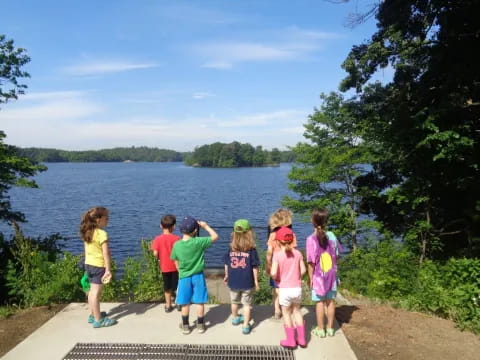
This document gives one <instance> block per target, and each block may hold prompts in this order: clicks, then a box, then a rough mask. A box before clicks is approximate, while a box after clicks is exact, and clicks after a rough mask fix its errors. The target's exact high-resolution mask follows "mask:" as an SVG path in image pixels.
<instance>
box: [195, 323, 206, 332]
mask: <svg viewBox="0 0 480 360" xmlns="http://www.w3.org/2000/svg"><path fill="white" fill-rule="evenodd" d="M205 330H206V327H205V324H197V332H198V333H199V334H203V333H204V332H205Z"/></svg>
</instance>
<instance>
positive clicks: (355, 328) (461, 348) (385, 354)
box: [337, 299, 480, 360]
mask: <svg viewBox="0 0 480 360" xmlns="http://www.w3.org/2000/svg"><path fill="white" fill-rule="evenodd" d="M350 301H351V302H352V303H353V305H352V306H348V305H344V306H339V307H338V308H337V319H338V320H339V321H340V322H341V326H342V329H343V331H344V333H345V335H346V336H347V338H348V341H349V342H350V345H351V346H352V349H353V351H354V352H355V354H356V355H357V357H358V359H359V360H384V359H395V360H407V359H408V360H413V359H435V360H451V359H462V360H474V359H475V360H476V359H479V356H480V336H476V335H474V334H472V333H470V332H467V331H464V332H462V331H460V330H459V329H457V328H456V327H455V324H454V323H453V322H452V321H448V320H444V319H440V318H437V317H433V316H429V315H426V314H421V313H416V312H409V311H405V310H402V309H395V308H392V307H390V306H387V305H377V304H372V303H370V302H368V301H359V300H355V299H350Z"/></svg>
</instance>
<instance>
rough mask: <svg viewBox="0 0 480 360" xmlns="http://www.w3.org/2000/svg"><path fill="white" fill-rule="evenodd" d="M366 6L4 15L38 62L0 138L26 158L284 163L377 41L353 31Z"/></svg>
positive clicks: (254, 0) (196, 4) (72, 7)
mask: <svg viewBox="0 0 480 360" xmlns="http://www.w3.org/2000/svg"><path fill="white" fill-rule="evenodd" d="M362 6H363V8H362ZM367 6H368V2H363V1H361V0H358V1H351V2H348V3H344V4H334V3H331V2H328V1H323V0H296V1H291V0H290V1H286V0H276V1H275V0H216V1H211V0H201V1H200V0H196V1H194V0H190V1H187V0H161V1H160V0H156V1H154V0H115V1H114V0H104V1H98V0H82V1H58V0H56V1H53V0H42V1H36V0H28V1H8V2H3V3H2V13H3V14H4V16H2V21H1V26H0V33H1V34H5V35H6V36H7V38H8V39H13V40H14V41H15V45H16V46H17V47H23V48H26V49H27V50H28V54H29V56H30V57H31V59H32V60H31V62H30V63H29V64H28V65H27V66H26V67H25V70H26V71H28V72H29V73H30V75H31V78H30V79H26V80H24V83H25V84H27V85H28V90H27V94H26V95H24V96H21V97H20V98H19V100H17V101H14V102H10V103H8V104H6V105H5V104H4V106H3V107H2V109H1V110H0V129H2V130H3V131H5V132H6V134H7V139H6V142H7V143H9V144H13V145H17V146H21V147H29V146H35V147H49V148H58V149H67V150H85V149H103V148H111V147H116V146H143V145H145V146H153V147H159V148H166V149H173V150H178V151H191V150H193V148H194V147H195V146H196V145H203V144H209V143H212V142H215V141H221V142H231V141H234V140H237V141H240V142H249V143H251V144H252V145H254V146H256V145H262V146H264V148H267V149H271V148H273V147H278V148H280V149H285V148H286V147H287V146H292V145H295V144H296V143H297V142H299V141H304V138H303V136H302V134H303V124H304V123H305V122H306V121H307V118H308V115H309V114H311V113H313V111H314V108H315V107H318V106H319V105H320V99H319V95H320V93H322V92H329V91H334V90H337V88H338V84H339V82H340V81H341V79H342V78H343V77H344V76H345V72H344V71H343V70H342V69H341V63H342V62H343V60H344V59H345V58H346V56H347V54H348V52H349V50H350V49H351V47H352V45H355V44H360V43H362V42H363V41H365V40H367V39H369V38H370V36H371V35H372V34H373V33H374V31H375V20H374V19H371V20H369V22H367V23H365V24H362V25H359V26H357V27H355V28H354V29H350V28H348V27H346V26H345V22H346V19H347V17H348V15H349V13H352V12H354V11H356V10H360V11H362V10H363V9H366V7H367ZM5 15H6V16H5ZM380 76H384V75H382V74H380Z"/></svg>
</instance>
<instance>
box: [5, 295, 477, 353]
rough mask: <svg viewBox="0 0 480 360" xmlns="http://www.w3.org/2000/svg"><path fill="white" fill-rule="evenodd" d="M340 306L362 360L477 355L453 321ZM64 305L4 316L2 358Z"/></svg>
mask: <svg viewBox="0 0 480 360" xmlns="http://www.w3.org/2000/svg"><path fill="white" fill-rule="evenodd" d="M350 301H352V303H353V305H342V306H338V308H337V319H338V320H339V322H340V323H341V326H342V329H343V331H344V333H345V335H346V336H347V338H348V340H349V342H350V345H351V346H352V349H353V351H354V352H355V354H356V355H357V357H358V359H359V360H385V359H395V360H407V359H408V360H416V359H435V360H451V359H461V360H474V359H475V360H476V359H478V358H479V353H480V337H479V336H476V335H474V334H472V333H470V332H462V331H460V330H458V329H457V328H455V326H454V324H453V323H452V322H451V321H448V320H443V319H439V318H435V317H431V316H428V315H425V314H420V313H415V312H408V311H404V310H401V309H394V308H392V307H389V306H386V305H377V304H373V303H371V302H369V301H364V300H363V301H360V300H358V299H357V300H355V299H351V298H350ZM63 307H64V305H55V306H52V307H46V306H43V307H38V308H32V309H27V310H22V311H20V312H18V313H17V314H15V315H13V316H11V317H9V318H8V319H3V320H0V357H1V356H3V355H4V354H5V353H7V352H8V351H9V350H10V349H12V348H13V347H15V346H16V345H17V344H18V343H20V342H21V341H22V340H23V339H24V338H26V337H27V336H28V335H30V334H31V333H32V332H33V331H35V329H37V328H38V327H40V326H41V325H42V324H43V323H45V322H46V321H47V320H48V319H50V318H51V317H52V316H54V315H55V314H56V313H57V312H59V311H61V310H62V309H63Z"/></svg>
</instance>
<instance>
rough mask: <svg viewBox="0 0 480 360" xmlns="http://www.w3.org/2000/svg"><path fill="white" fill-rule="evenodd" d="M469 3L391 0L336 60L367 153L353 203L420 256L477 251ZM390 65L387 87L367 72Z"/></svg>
mask: <svg viewBox="0 0 480 360" xmlns="http://www.w3.org/2000/svg"><path fill="white" fill-rule="evenodd" d="M477 9H478V2H477V1H473V0H465V1H440V0H422V1H413V0H405V1H394V0H387V1H382V2H378V4H377V7H376V8H374V11H375V12H376V17H377V26H378V29H377V31H376V32H375V33H374V34H373V35H372V37H371V39H370V40H368V41H366V42H364V43H363V44H360V45H356V46H354V47H353V48H352V50H351V51H350V53H349V55H348V57H347V59H346V60H345V62H344V63H343V65H342V66H343V68H344V69H345V70H346V71H347V73H348V75H347V77H346V78H345V79H344V80H343V82H342V83H341V86H340V87H341V90H342V91H346V90H348V89H355V90H356V91H357V93H358V94H359V98H358V105H359V106H358V109H359V116H358V122H359V126H360V127H361V128H362V129H363V131H362V140H363V142H364V143H366V144H368V145H370V147H371V149H372V152H373V154H374V155H375V158H374V161H373V162H372V170H371V171H370V172H369V173H368V174H364V175H362V176H360V177H359V179H358V181H357V185H358V186H361V187H364V188H366V189H368V191H367V192H366V193H365V194H363V196H362V201H361V209H362V211H363V212H365V213H372V214H374V215H375V216H376V219H377V220H378V221H380V222H381V223H383V225H384V226H385V227H386V228H387V229H388V230H389V231H391V232H392V233H394V234H395V235H398V236H399V237H401V238H406V240H407V241H408V245H409V246H410V247H411V249H412V250H413V251H415V252H416V253H418V254H419V255H420V256H421V259H422V260H423V259H425V258H431V259H442V260H446V259H448V258H449V257H450V256H452V255H455V256H459V255H461V256H463V255H467V256H469V257H475V256H478V255H479V254H480V250H479V249H480V245H479V242H480V209H479V206H478V199H479V198H480V182H479V181H478V178H479V175H480V166H479V162H478V159H479V158H480V122H479V121H478V119H479V118H480V106H479V104H480V91H479V90H480V68H479V67H478V65H477V60H476V59H475V57H472V56H470V54H471V49H474V48H478V47H479V46H480V37H478V36H477V35H478V16H477V15H476V13H477V12H478V11H477ZM386 67H390V68H391V69H392V70H393V71H394V75H393V77H392V79H391V81H390V82H389V83H388V84H385V85H383V84H380V83H372V82H371V79H372V76H373V75H374V74H375V73H376V72H377V71H379V70H381V69H383V68H386Z"/></svg>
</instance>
